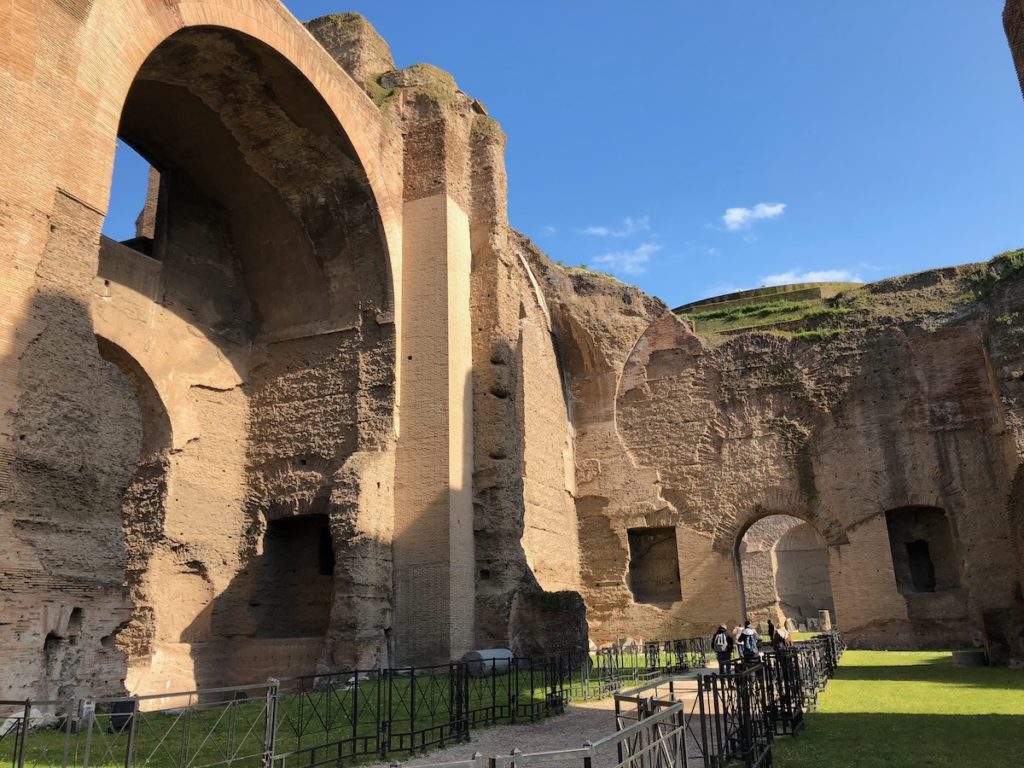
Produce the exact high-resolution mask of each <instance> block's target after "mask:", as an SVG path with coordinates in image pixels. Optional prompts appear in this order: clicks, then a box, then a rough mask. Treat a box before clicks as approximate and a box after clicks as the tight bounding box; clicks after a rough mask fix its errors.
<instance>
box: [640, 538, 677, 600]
mask: <svg viewBox="0 0 1024 768" xmlns="http://www.w3.org/2000/svg"><path fill="white" fill-rule="evenodd" d="M627 534H628V536H629V589H630V591H631V592H632V593H633V600H635V601H636V602H638V603H648V604H652V605H665V604H671V603H674V602H677V601H679V600H682V588H681V586H680V583H679V550H678V548H677V547H676V529H675V528H674V527H672V528H631V529H630V530H629V531H627Z"/></svg>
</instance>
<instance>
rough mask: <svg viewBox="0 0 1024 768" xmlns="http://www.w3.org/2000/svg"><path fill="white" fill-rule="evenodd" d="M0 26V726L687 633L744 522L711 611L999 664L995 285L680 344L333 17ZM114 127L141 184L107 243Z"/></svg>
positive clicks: (70, 8) (437, 97)
mask: <svg viewBox="0 0 1024 768" xmlns="http://www.w3.org/2000/svg"><path fill="white" fill-rule="evenodd" d="M1006 25H1007V34H1008V38H1009V40H1010V43H1011V48H1012V49H1013V51H1014V53H1015V55H1016V56H1017V60H1018V62H1020V60H1021V58H1022V55H1021V54H1022V49H1021V44H1020V41H1021V40H1022V39H1024V34H1022V32H1021V30H1022V26H1024V11H1022V5H1021V4H1020V3H1018V2H1015V1H1012V2H1009V3H1007V10H1006ZM0 29H2V30H3V35H4V36H5V37H4V39H3V45H0V156H2V157H3V158H4V162H3V163H2V164H0V260H2V265H3V266H2V270H0V291H2V295H3V298H4V301H3V302H2V303H0V554H2V558H0V563H2V565H0V569H2V571H3V580H2V582H0V660H2V662H3V664H2V665H0V694H2V695H3V697H4V698H23V697H26V696H34V697H53V696H69V695H74V694H77V693H84V692H86V691H91V692H93V693H98V694H102V693H118V692H122V691H124V690H126V689H127V690H131V691H133V692H136V693H149V692H155V691H165V690H168V689H187V688H192V687H195V686H206V685H215V684H224V683H237V682H250V681H254V680H259V679H262V678H266V677H268V676H271V675H273V676H278V677H280V676H286V675H289V674H307V673H316V672H318V671H324V670H329V669H339V668H351V667H364V668H365V667H374V666H379V665H389V664H390V665H394V664H401V663H417V664H421V663H426V662H444V661H447V660H449V659H450V658H453V657H458V656H459V655H460V654H461V653H463V652H464V651H466V650H468V649H470V648H474V647H476V648H480V647H493V646H508V647H511V648H513V649H514V650H515V651H516V652H519V653H537V652H541V651H544V650H551V649H567V648H570V647H578V646H580V645H583V644H585V643H586V642H587V640H588V637H589V638H592V639H593V640H594V641H596V642H598V643H601V644H603V643H609V642H614V641H617V640H620V639H622V638H625V637H632V638H635V639H641V638H663V639H664V638H674V637H682V636H687V635H692V634H695V633H704V632H707V631H709V630H710V629H711V628H712V626H713V625H717V623H719V622H720V621H734V620H739V619H740V618H741V617H740V615H739V614H740V610H741V607H740V606H741V597H740V580H739V578H738V569H737V565H738V558H739V557H740V556H741V547H740V539H741V537H742V536H743V534H744V533H746V532H747V531H748V529H749V530H752V531H755V534H756V532H757V530H760V529H758V528H757V526H758V525H759V521H761V520H766V519H773V518H771V517H770V516H772V515H777V514H785V515H792V516H795V518H797V519H798V520H799V521H800V522H799V523H797V524H795V525H796V527H794V528H793V531H797V533H790V532H789V529H788V528H787V529H786V530H781V529H780V530H778V531H776V533H777V535H775V534H773V535H772V536H768V535H767V534H765V535H762V536H760V538H758V537H757V535H755V537H754V538H755V539H757V540H758V541H759V542H760V543H759V544H758V547H759V548H756V547H755V548H748V550H744V551H746V552H747V553H748V554H751V556H753V555H754V554H755V553H757V552H759V553H762V554H765V553H771V554H770V556H769V559H768V560H765V559H764V558H763V557H762V560H763V562H761V563H760V565H757V564H754V565H753V566H752V567H753V569H754V571H757V570H758V568H760V570H761V572H762V573H763V574H764V575H765V578H769V574H770V576H771V577H773V578H774V579H775V581H774V583H773V586H772V587H770V588H769V589H767V591H765V589H764V585H763V584H762V585H760V588H761V592H757V589H756V588H755V587H754V586H753V585H750V584H747V585H746V586H747V588H748V599H747V603H748V607H756V608H757V610H759V611H761V612H763V613H764V614H765V615H769V613H770V612H771V611H776V612H785V611H790V610H792V609H793V607H794V601H797V602H799V601H800V600H804V599H805V598H806V599H807V600H808V601H810V602H815V603H816V602H822V603H825V602H826V600H827V599H831V600H832V604H831V606H832V607H834V611H835V616H836V618H837V619H838V620H839V622H840V625H841V626H842V628H843V629H844V630H845V631H846V632H847V634H848V636H849V637H850V638H851V639H852V640H853V641H854V642H856V643H860V644H862V645H882V646H888V647H896V646H908V645H922V644H949V643H954V642H955V643H965V642H971V641H973V640H974V639H975V638H981V639H982V640H984V641H985V642H986V643H987V644H988V647H989V649H990V651H991V652H992V653H993V656H994V657H995V658H998V659H1000V660H1005V659H1007V658H1011V657H1017V658H1020V657H1022V656H1024V635H1022V631H1024V609H1022V607H1021V598H1020V594H1021V587H1020V584H1021V581H1022V573H1021V571H1022V567H1024V565H1022V563H1024V536H1022V531H1024V481H1022V477H1024V475H1022V472H1021V457H1022V456H1024V418H1022V415H1024V414H1022V412H1021V405H1020V404H1021V402H1024V400H1022V397H1024V391H1022V387H1024V383H1022V382H1024V375H1022V374H1021V368H1022V367H1024V364H1022V362H1021V361H1022V360H1024V330H1022V329H1024V321H1022V320H1021V318H1020V314H1019V307H1020V306H1021V301H1022V300H1024V287H1022V286H1024V280H1022V279H1021V274H1024V273H1022V271H1021V269H1020V264H1019V261H1014V258H1016V257H1012V256H1011V257H1004V258H1001V259H996V260H994V261H993V262H991V263H989V264H985V265H968V266H965V267H960V268H953V269H947V270H936V271H934V272H929V273H923V274H921V275H913V276H908V277H905V278H896V279H893V280H889V281H883V282H882V283H877V284H874V285H871V286H866V287H864V288H862V289H857V290H856V291H852V292H847V293H844V294H841V295H840V296H838V297H836V298H835V299H830V301H832V302H834V309H835V310H836V312H841V313H843V326H842V328H841V329H837V328H836V327H834V326H827V325H826V326H822V325H821V323H820V322H819V323H817V324H816V323H815V322H811V321H809V323H808V325H807V327H806V328H804V329H803V330H804V331H805V333H803V334H800V333H795V334H794V333H793V332H792V329H790V332H789V333H787V334H773V333H747V334H741V335H736V336H731V337H726V338H705V337H702V336H699V335H697V334H695V333H694V332H693V330H692V329H691V328H690V326H689V325H688V324H687V323H686V322H685V321H683V320H680V319H679V318H677V317H675V316H674V315H672V314H671V313H669V312H668V311H667V308H666V307H665V305H664V304H663V303H662V302H661V301H659V300H658V299H656V298H653V297H650V296H646V295H645V294H643V293H642V292H641V291H639V290H637V289H636V288H632V287H630V286H626V285H623V284H621V283H619V282H617V281H616V280H614V279H612V278H609V277H607V276H603V275H600V274H596V273H591V272H588V271H586V270H581V269H571V268H570V269H565V268H562V267H560V266H558V265H556V264H554V263H553V262H552V261H551V260H549V259H548V257H547V256H546V255H544V254H543V253H541V252H540V250H539V249H538V248H537V247H536V246H535V245H534V244H533V243H532V242H531V241H530V240H529V239H528V238H526V237H524V236H523V235H521V234H519V233H517V232H515V231H514V230H512V229H511V228H510V227H509V225H508V221H507V197H506V184H507V179H506V175H505V167H504V149H505V136H504V134H503V133H502V131H501V129H500V127H499V125H498V123H497V122H496V121H495V120H494V119H493V118H491V117H490V116H489V115H488V114H487V110H486V107H485V106H484V105H483V104H481V103H480V102H479V101H476V100H474V99H473V98H471V97H470V96H468V95H466V94H465V93H463V92H462V91H461V90H459V88H458V86H457V84H456V83H455V81H454V79H453V78H452V77H451V76H450V75H448V74H447V73H444V72H442V71H440V70H438V69H436V68H434V67H431V66H430V65H416V66H413V67H409V68H406V69H395V66H394V63H393V60H392V57H391V53H390V50H389V49H388V46H387V44H386V42H385V41H384V40H383V39H381V38H380V36H379V35H378V34H377V33H376V31H375V30H374V29H373V28H372V26H370V25H369V23H368V22H366V20H365V19H362V18H361V17H359V16H357V15H355V14H341V15H332V16H326V17H323V18H320V19H316V20H314V21H312V22H310V23H309V24H308V25H307V26H303V25H302V24H300V23H299V22H298V21H296V20H295V19H294V18H293V17H292V16H291V15H290V14H289V13H288V12H287V10H285V9H284V7H283V6H282V5H280V4H279V3H278V2H276V1H275V0H225V2H218V3H213V2H205V0H198V1H197V2H188V3H185V2H181V3H179V2H176V0H167V2H164V3H159V4H154V3H148V2H143V1H142V0H92V1H91V2H76V1H75V0H44V1H43V2H27V0H15V2H14V3H9V4H7V5H5V6H3V8H2V9H0ZM118 136H120V137H121V138H123V139H124V140H126V141H128V142H130V143H131V144H132V145H133V146H135V147H136V148H137V149H138V150H139V151H140V152H141V153H142V154H143V155H145V156H146V157H147V158H148V159H149V160H150V162H151V163H152V165H153V167H154V171H153V173H152V175H151V183H150V185H149V191H148V194H147V198H146V200H144V201H141V200H140V201H139V209H140V216H139V220H138V228H139V232H138V235H139V236H140V238H141V239H138V240H136V241H132V242H130V243H125V244H121V243H115V242H113V241H111V240H108V239H106V238H103V237H101V235H100V230H101V227H102V224H103V218H104V215H105V213H106V209H107V205H108V197H109V184H110V178H111V171H112V164H113V158H114V150H115V142H116V139H117V137H118ZM797 330H800V329H797ZM914 510H928V511H927V512H914ZM887 513H888V515H887ZM915 514H916V515H917V517H914V516H913V515H915ZM907 515H910V516H909V517H908V516H907ZM901 516H902V517H901ZM894 520H898V522H893V521H894ZM922 520H923V521H925V522H926V523H927V524H925V523H923V522H921V521H922ZM763 525H768V524H762V526H763ZM769 527H770V526H769ZM946 528H948V532H947V531H946ZM636 529H657V530H658V531H659V532H660V533H659V536H660V538H659V541H661V542H662V544H661V545H659V548H658V549H657V553H658V554H657V557H659V558H663V559H664V560H665V562H657V563H654V562H651V563H647V564H645V566H644V569H645V573H647V574H649V576H648V577H645V578H648V580H650V579H652V578H653V579H656V578H657V575H658V574H667V577H669V580H670V581H671V582H672V584H671V587H672V588H671V589H670V590H669V589H666V590H660V589H657V588H656V586H657V585H653V586H652V585H650V584H647V583H646V582H645V583H644V586H643V589H645V590H648V591H649V592H650V594H655V595H657V596H658V597H657V599H656V600H655V599H641V600H638V599H637V595H635V594H634V592H633V588H637V585H636V584H633V585H631V584H630V580H629V572H630V563H629V557H630V533H629V532H630V531H631V530H634V536H633V538H634V543H635V542H637V541H643V538H642V536H641V535H640V534H637V533H635V530H636ZM666 531H667V532H669V533H671V532H673V531H674V534H675V537H674V541H675V547H676V552H675V553H674V554H673V553H672V547H671V542H672V536H671V535H669V534H668V533H666ZM922 536H923V537H925V538H928V537H931V538H932V540H933V541H932V543H933V545H934V546H933V547H932V549H931V553H932V555H933V557H934V558H935V559H937V560H938V561H937V562H936V563H935V571H936V574H938V575H940V576H941V579H940V581H941V588H938V587H937V588H936V590H935V591H933V592H932V591H923V592H914V591H913V590H912V589H909V588H908V587H907V584H909V583H911V582H912V580H911V581H908V576H907V574H908V573H909V571H908V567H909V566H908V565H907V562H908V561H907V559H906V557H903V555H902V554H901V553H902V550H900V549H899V547H902V546H906V545H907V543H911V544H913V543H914V541H915V540H914V538H913V537H922ZM819 537H820V538H819ZM769 540H770V543H766V542H769ZM940 540H941V542H942V544H941V546H940V543H939V542H940ZM892 542H895V544H892ZM819 544H820V547H819V546H818V545H819ZM891 544H892V546H891ZM812 545H813V546H812ZM893 546H896V554H897V555H900V557H897V558H895V559H894V557H893V556H892V552H893ZM915 546H916V545H915ZM766 556H768V555H766ZM771 557H774V558H776V559H775V560H771V559H770V558H771ZM783 557H786V558H790V559H791V560H792V562H793V563H797V565H796V566H794V568H795V570H794V568H790V570H788V571H787V570H786V568H784V567H781V566H780V565H779V564H780V563H781V562H782V560H781V559H780V558H783ZM801 558H803V559H801ZM815 558H816V559H815ZM901 558H902V559H901ZM812 559H813V562H812ZM798 561H799V562H798ZM805 561H806V562H805ZM895 561H898V563H896V564H895V565H894V562H895ZM772 563H774V565H772ZM826 572H827V573H826ZM787 573H788V574H792V573H797V574H798V575H797V577H796V581H798V582H799V581H804V580H806V581H813V582H814V584H815V585H816V586H815V590H814V593H813V594H812V595H807V594H805V593H801V592H800V590H799V589H797V588H796V587H794V585H793V584H792V583H791V582H790V581H787V578H788V577H787V576H786V574H787ZM650 574H654V576H650ZM676 574H678V585H677V584H676V583H675V577H676ZM800 574H803V575H802V576H801V575H800ZM809 574H810V575H809ZM812 576H813V578H812ZM826 583H827V585H828V589H826V588H825V586H823V585H825V584H826ZM797 586H799V585H797ZM631 587H632V588H631ZM752 589H753V591H751V590H752ZM826 592H829V593H830V594H828V595H826ZM648 597H649V595H648ZM641 598H643V596H641ZM754 603H756V606H754ZM283 606H288V607H289V611H285V610H284V609H283V608H282V607H283ZM805 607H807V606H805ZM809 607H813V606H809ZM823 607H824V606H823ZM286 613H290V616H286V617H285V619H286V620H283V619H282V614H286Z"/></svg>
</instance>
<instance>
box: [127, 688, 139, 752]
mask: <svg viewBox="0 0 1024 768" xmlns="http://www.w3.org/2000/svg"><path fill="white" fill-rule="evenodd" d="M138 719H139V697H138V696H132V713H131V715H130V716H129V718H128V743H127V744H126V745H125V749H124V768H132V753H133V752H134V751H135V722H136V721H137V720H138Z"/></svg>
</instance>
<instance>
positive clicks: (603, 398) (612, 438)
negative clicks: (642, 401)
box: [526, 248, 685, 641]
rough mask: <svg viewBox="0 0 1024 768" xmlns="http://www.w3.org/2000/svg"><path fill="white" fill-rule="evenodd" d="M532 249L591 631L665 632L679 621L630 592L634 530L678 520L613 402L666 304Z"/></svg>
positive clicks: (606, 636) (617, 634) (599, 634)
mask: <svg viewBox="0 0 1024 768" xmlns="http://www.w3.org/2000/svg"><path fill="white" fill-rule="evenodd" d="M526 254H527V256H528V258H529V261H530V265H531V269H532V270H533V272H534V273H535V275H536V276H537V280H538V283H539V285H541V286H542V289H543V291H544V294H545V297H546V299H547V304H548V307H549V308H550V312H551V317H552V321H553V327H554V332H555V337H556V340H557V345H558V352H559V359H560V361H561V363H562V367H563V370H564V373H565V380H566V381H567V384H568V388H569V398H570V416H571V420H572V424H573V430H574V433H575V446H574V449H575V450H574V454H575V465H576V466H575V469H576V513H577V524H578V530H579V542H580V544H579V546H580V593H581V595H582V596H583V598H584V600H585V602H586V607H587V623H588V626H589V630H590V633H591V635H592V636H594V637H595V639H597V640H599V641H607V640H610V639H617V638H622V637H635V636H636V635H637V634H638V633H639V632H640V631H641V630H642V632H643V633H644V634H645V635H646V636H648V637H658V636H667V635H666V633H667V632H669V631H674V628H673V629H671V630H670V628H669V626H668V625H667V624H666V623H665V622H664V621H663V620H662V619H661V616H662V615H664V614H665V612H664V611H663V610H661V609H659V608H657V607H655V606H653V605H642V604H637V603H636V602H635V601H634V600H633V599H632V593H631V591H630V587H629V584H628V578H627V574H628V557H629V534H628V530H629V529H631V528H633V529H646V528H659V527H664V526H674V525H675V524H676V521H677V517H676V515H675V514H674V512H673V511H672V510H671V509H670V508H669V505H668V504H667V503H666V502H665V500H664V499H662V498H661V497H660V495H659V494H658V490H657V487H656V475H655V473H653V472H650V471H648V470H646V469H644V468H643V467H639V466H637V464H636V463H635V462H633V461H632V459H631V457H630V456H629V455H628V454H627V453H626V452H625V451H624V450H623V449H622V445H621V442H620V439H619V437H618V433H617V429H616V426H615V411H614V407H613V398H614V392H615V387H616V381H617V379H618V377H619V375H620V372H621V369H622V365H623V363H624V362H625V360H626V358H627V356H628V355H629V351H630V349H631V348H632V346H633V344H634V343H635V341H636V339H637V338H638V337H639V336H640V335H641V334H642V333H643V330H644V329H645V328H646V327H647V326H648V325H649V324H650V322H651V321H652V320H653V319H654V318H655V317H657V316H658V315H660V314H661V313H662V312H664V311H665V307H664V304H662V303H661V302H659V301H658V300H657V299H653V298H651V297H648V296H645V295H644V294H643V293H641V292H640V291H638V290H637V289H636V288H633V287H631V286H626V285H623V284H621V283H619V282H618V281H616V280H614V279H612V278H608V277H607V276H601V275H597V274H594V273H588V272H586V271H584V270H571V271H568V272H567V271H565V270H563V269H561V268H559V267H557V266H555V265H554V264H552V263H551V262H550V261H549V260H548V259H547V258H545V257H544V256H543V255H542V254H540V253H539V252H538V251H537V250H536V249H534V248H531V249H529V250H528V251H526ZM621 500H628V503H630V504H632V507H631V515H630V516H629V517H628V519H626V518H623V519H622V524H619V522H618V521H617V523H616V524H615V525H611V524H610V518H609V513H610V512H611V510H612V509H614V508H617V507H618V506H619V505H620V504H621V503H622V501H621ZM683 589H684V590H685V585H684V586H683Z"/></svg>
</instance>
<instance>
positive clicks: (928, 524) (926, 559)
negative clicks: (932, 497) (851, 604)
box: [885, 507, 960, 595]
mask: <svg viewBox="0 0 1024 768" xmlns="http://www.w3.org/2000/svg"><path fill="white" fill-rule="evenodd" d="M885 524H886V528H888V531H889V548H890V551H891V553H892V567H893V571H894V572H895V574H896V587H897V588H898V589H899V591H900V592H901V593H903V594H905V595H906V594H915V593H921V592H941V591H943V590H947V589H955V588H956V587H959V586H960V566H959V564H958V558H957V554H956V549H955V548H954V547H953V536H952V533H951V531H950V527H949V520H948V519H947V517H946V512H945V510H942V509H939V508H938V507H901V508H900V509H893V510H890V511H888V512H886V513H885Z"/></svg>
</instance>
